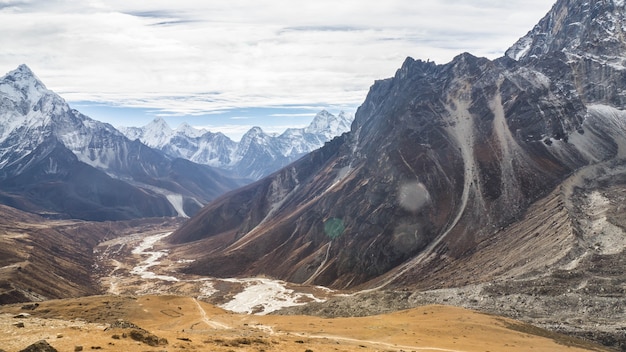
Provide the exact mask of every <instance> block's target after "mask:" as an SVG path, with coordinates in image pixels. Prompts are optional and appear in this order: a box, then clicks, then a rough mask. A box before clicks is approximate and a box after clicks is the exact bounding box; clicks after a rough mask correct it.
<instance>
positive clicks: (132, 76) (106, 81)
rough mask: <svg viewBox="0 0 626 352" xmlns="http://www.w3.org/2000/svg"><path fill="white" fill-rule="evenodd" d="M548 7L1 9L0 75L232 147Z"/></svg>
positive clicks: (343, 106)
mask: <svg viewBox="0 0 626 352" xmlns="http://www.w3.org/2000/svg"><path fill="white" fill-rule="evenodd" d="M553 2H554V0H508V1H502V0H430V1H415V0H385V1H380V0H342V1H336V0H333V1H331V0H315V1H312V0H309V1H302V0H210V1H207V0H177V1H165V0H150V1H138V0H81V1H78V0H0V33H2V35H0V48H1V49H0V75H3V74H4V73H6V72H9V71H11V70H14V69H15V68H17V66H18V65H20V64H26V65H28V66H29V67H30V68H31V69H32V70H33V72H34V73H35V74H36V75H37V76H38V77H39V78H40V79H41V80H42V81H43V83H44V84H45V85H46V86H47V87H48V88H49V89H52V90H53V91H55V92H56V93H58V94H60V95H61V96H62V97H63V98H65V100H66V101H68V103H70V105H71V106H72V107H73V108H76V109H78V110H80V111H81V112H83V113H84V114H86V115H88V116H91V117H92V118H95V119H97V120H100V121H104V122H109V123H111V124H113V125H114V126H143V125H145V124H147V123H149V122H150V121H151V120H153V119H154V118H156V117H162V118H164V119H165V120H166V121H167V122H168V123H169V124H170V125H171V126H172V127H176V126H178V125H180V124H181V123H183V122H187V123H189V124H190V125H192V126H195V127H200V128H207V129H209V130H211V131H213V132H217V131H221V132H223V133H225V134H227V135H228V136H230V137H231V138H233V139H235V140H237V139H239V138H240V136H241V135H242V134H243V133H244V132H245V131H247V130H248V129H249V128H250V127H252V126H260V127H262V128H263V130H265V131H266V132H281V131H282V130H284V129H285V128H287V127H302V126H305V125H307V124H308V123H309V122H310V121H311V120H312V119H313V117H314V116H315V114H316V113H317V112H319V111H321V110H322V109H326V110H328V111H330V112H331V113H335V114H336V113H338V112H339V111H346V112H347V113H351V114H353V113H354V112H355V111H356V109H357V107H358V106H359V105H360V104H361V103H362V102H363V101H364V99H365V97H366V95H367V92H368V90H369V87H370V86H371V85H372V84H373V83H374V81H375V80H377V79H384V78H387V77H391V76H393V75H394V73H395V71H396V70H397V69H398V68H399V67H400V66H401V65H402V62H403V61H404V59H405V58H406V57H407V56H410V57H413V58H414V59H422V60H430V61H435V62H436V63H438V64H444V63H447V62H449V61H450V60H452V58H453V57H454V56H456V55H458V54H460V53H463V52H470V53H472V54H474V55H476V56H484V57H487V58H490V59H494V58H497V57H500V56H502V55H503V54H504V51H505V50H506V49H507V48H508V47H509V46H511V45H512V44H513V43H514V42H515V41H516V40H517V39H518V38H520V37H521V36H523V35H525V34H526V33H527V32H528V31H529V30H530V29H532V28H533V26H534V25H535V24H536V23H537V22H539V20H540V19H541V18H542V17H543V16H544V15H545V14H546V13H547V12H548V11H549V9H550V7H551V6H552V4H553Z"/></svg>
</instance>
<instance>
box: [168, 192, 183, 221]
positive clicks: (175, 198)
mask: <svg viewBox="0 0 626 352" xmlns="http://www.w3.org/2000/svg"><path fill="white" fill-rule="evenodd" d="M165 197H166V198H167V201H168V202H170V204H171V205H172V206H173V207H174V210H176V212H177V213H178V216H180V217H183V218H188V217H189V215H187V214H186V213H185V209H184V208H183V196H182V195H180V194H168V195H167V196H165Z"/></svg>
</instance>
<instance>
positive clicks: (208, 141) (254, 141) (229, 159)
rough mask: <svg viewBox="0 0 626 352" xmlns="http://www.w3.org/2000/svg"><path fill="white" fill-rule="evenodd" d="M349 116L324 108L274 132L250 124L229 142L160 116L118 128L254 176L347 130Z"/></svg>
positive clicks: (182, 153)
mask: <svg viewBox="0 0 626 352" xmlns="http://www.w3.org/2000/svg"><path fill="white" fill-rule="evenodd" d="M351 122H352V117H351V116H349V115H347V114H346V113H344V112H340V113H339V114H338V115H337V116H335V115H333V114H331V113H329V112H328V111H325V110H323V111H321V112H319V113H318V114H317V115H316V116H315V118H314V119H313V121H312V122H311V124H309V126H307V127H305V128H290V129H287V130H286V131H285V132H283V133H282V134H280V135H274V134H267V133H265V132H264V131H263V130H262V129H261V128H260V127H253V128H251V129H250V130H249V131H248V132H246V133H245V134H244V135H243V137H242V138H241V141H239V142H233V141H232V140H231V139H230V138H228V137H226V136H225V135H224V134H222V133H212V132H209V131H206V130H197V129H195V128H193V127H191V126H189V125H188V124H186V123H185V124H182V125H181V126H179V127H178V128H177V129H175V130H173V129H171V128H170V127H169V125H168V124H167V123H166V122H165V121H164V120H163V119H161V118H157V119H155V120H154V121H152V122H151V123H149V124H148V125H146V126H143V127H123V128H120V130H121V131H122V133H124V134H125V135H126V136H127V137H128V138H130V139H131V140H134V139H139V140H140V141H141V142H143V143H145V144H146V145H148V146H150V147H152V148H156V149H159V150H161V151H163V152H164V153H166V154H167V155H170V156H172V157H176V158H183V159H187V160H190V161H193V162H195V163H199V164H205V165H210V166H213V167H217V168H221V169H224V170H228V171H231V172H234V173H235V174H236V175H238V176H239V177H242V178H249V179H253V180H257V179H260V178H262V177H263V176H266V175H269V174H271V173H273V172H274V171H276V170H278V169H280V168H281V167H283V166H286V165H287V164H289V163H291V162H292V161H295V160H297V159H298V158H300V157H302V156H303V155H305V154H306V153H309V152H311V151H313V150H315V149H318V148H320V147H322V146H323V145H324V143H326V142H328V141H330V140H331V139H333V138H334V137H336V136H339V135H341V134H342V133H345V132H347V131H349V130H350V124H351Z"/></svg>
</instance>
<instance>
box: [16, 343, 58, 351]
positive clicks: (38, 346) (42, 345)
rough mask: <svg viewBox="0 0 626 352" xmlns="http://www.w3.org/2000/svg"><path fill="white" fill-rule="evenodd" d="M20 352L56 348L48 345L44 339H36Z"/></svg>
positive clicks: (54, 349)
mask: <svg viewBox="0 0 626 352" xmlns="http://www.w3.org/2000/svg"><path fill="white" fill-rule="evenodd" d="M20 352H58V351H57V349H56V348H54V347H52V346H50V344H49V343H48V342H47V341H46V340H41V341H37V342H35V343H34V344H32V345H30V346H28V347H26V348H25V349H23V350H21V351H20Z"/></svg>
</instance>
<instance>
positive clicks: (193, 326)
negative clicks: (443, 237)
mask: <svg viewBox="0 0 626 352" xmlns="http://www.w3.org/2000/svg"><path fill="white" fill-rule="evenodd" d="M21 312H25V311H24V310H22V309H21V307H20V305H13V306H3V307H0V348H3V349H5V350H6V351H8V352H12V351H18V350H20V349H22V348H24V347H26V346H27V345H29V344H31V343H33V342H35V341H38V340H40V339H46V340H47V341H48V342H49V343H50V344H51V345H52V346H54V347H55V348H57V349H58V350H59V351H72V350H73V349H74V347H75V346H83V347H84V348H85V350H89V349H90V348H98V347H99V348H100V349H102V350H108V351H129V352H133V351H152V350H154V351H156V350H167V351H170V352H171V351H224V352H225V351H257V352H258V351H287V352H289V351H298V352H304V351H306V350H310V351H315V352H319V351H401V350H404V351H407V350H409V351H481V352H484V351H546V352H548V351H550V352H553V351H569V352H574V351H585V350H597V351H600V350H602V349H601V348H600V347H596V346H594V345H590V344H586V345H584V344H581V343H580V342H579V341H576V340H572V339H569V338H566V337H563V336H561V335H557V334H551V333H548V332H546V331H544V330H540V329H536V328H533V327H531V326H528V325H525V324H522V323H519V322H516V321H513V320H510V319H504V318H499V317H495V316H490V315H485V314H480V313H477V312H473V311H468V310H464V309H460V308H454V307H446V306H427V307H421V308H416V309H411V310H406V311H401V312H396V313H392V314H386V315H378V316H371V317H361V318H336V319H324V318H317V317H305V316H249V315H237V314H232V313H229V312H225V311H223V310H221V309H219V308H216V307H214V306H211V305H208V304H205V303H202V302H198V301H196V300H195V299H193V298H191V297H177V296H144V297H139V298H137V297H123V296H95V297H86V298H79V299H71V300H54V301H48V302H42V303H41V304H40V306H39V307H38V308H36V309H35V310H32V311H28V313H31V314H32V316H30V317H24V318H13V316H15V315H16V314H18V313H21ZM118 319H123V320H124V321H126V322H131V323H133V324H135V325H136V326H138V327H140V328H142V329H143V330H140V329H138V328H133V327H132V326H131V325H129V324H127V323H124V324H118V327H117V328H113V329H111V328H108V329H107V326H108V325H107V324H106V323H113V322H115V321H118ZM17 322H23V323H24V328H17V327H15V326H14V325H13V324H15V323H17ZM125 324H126V325H125ZM133 331H134V332H133ZM137 334H140V335H141V334H143V335H142V336H147V335H150V334H153V335H155V336H157V337H158V338H161V339H163V338H164V339H167V341H168V343H167V345H165V344H163V345H157V346H149V345H147V344H146V343H144V342H138V341H135V340H133V339H132V337H131V336H136V335H137ZM125 336H126V337H125Z"/></svg>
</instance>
